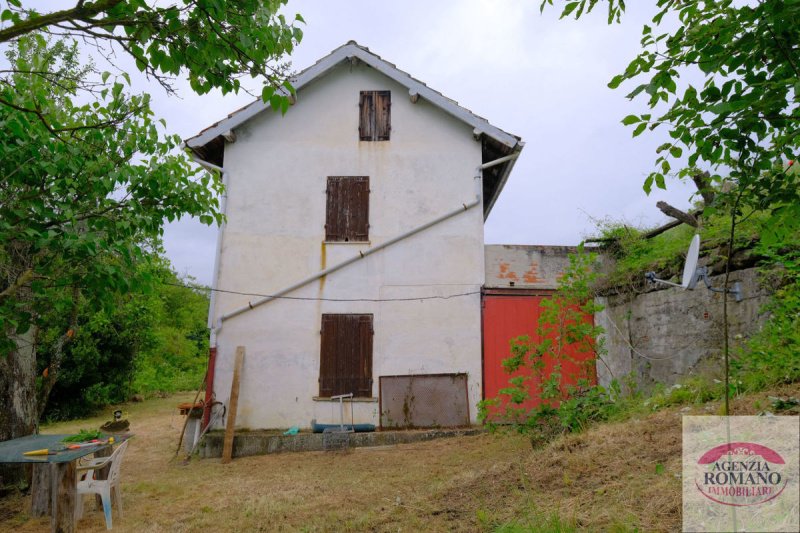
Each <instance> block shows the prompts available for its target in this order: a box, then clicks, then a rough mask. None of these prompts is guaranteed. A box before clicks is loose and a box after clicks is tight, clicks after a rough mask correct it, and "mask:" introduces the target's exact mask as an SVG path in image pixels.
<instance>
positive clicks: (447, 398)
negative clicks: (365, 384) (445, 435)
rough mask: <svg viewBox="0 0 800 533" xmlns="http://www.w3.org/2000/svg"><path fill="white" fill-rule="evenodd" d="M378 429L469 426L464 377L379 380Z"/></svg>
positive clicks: (422, 376) (460, 375)
mask: <svg viewBox="0 0 800 533" xmlns="http://www.w3.org/2000/svg"><path fill="white" fill-rule="evenodd" d="M380 413H381V428H431V427H460V426H468V425H469V395H468V390H467V374H463V373H459V374H416V375H407V376H381V377H380Z"/></svg>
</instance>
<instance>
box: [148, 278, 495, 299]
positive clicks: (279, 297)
mask: <svg viewBox="0 0 800 533" xmlns="http://www.w3.org/2000/svg"><path fill="white" fill-rule="evenodd" d="M162 283H163V284H164V285H171V286H173V287H183V288H185V289H193V290H198V291H208V292H221V293H225V294H235V295H238V296H255V297H258V298H272V299H275V300H299V301H308V302H413V301H417V300H449V299H451V298H460V297H464V296H472V295H475V294H480V293H481V291H479V290H477V291H468V292H459V293H455V294H444V295H438V294H437V295H430V296H416V297H405V298H324V297H321V296H320V297H314V296H278V295H273V294H260V293H256V292H241V291H230V290H225V289H214V288H211V287H203V286H199V285H186V284H183V283H170V282H167V281H164V282H162Z"/></svg>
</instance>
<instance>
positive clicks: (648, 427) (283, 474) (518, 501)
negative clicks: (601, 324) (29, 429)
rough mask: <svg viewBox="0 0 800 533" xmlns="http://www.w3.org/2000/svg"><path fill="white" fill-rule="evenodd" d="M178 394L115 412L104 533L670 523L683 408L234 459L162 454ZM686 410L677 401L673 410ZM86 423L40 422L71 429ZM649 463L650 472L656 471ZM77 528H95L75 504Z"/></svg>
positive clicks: (10, 509) (745, 403)
mask: <svg viewBox="0 0 800 533" xmlns="http://www.w3.org/2000/svg"><path fill="white" fill-rule="evenodd" d="M799 392H800V385H798V384H796V385H792V386H787V387H783V388H781V389H778V390H774V391H771V392H770V393H762V394H759V395H755V396H750V397H745V398H739V399H737V400H736V402H735V403H734V406H735V411H734V412H735V413H736V414H754V413H756V412H758V411H760V410H762V409H764V408H765V407H768V406H769V400H768V399H767V396H768V395H791V396H797V395H798V393H799ZM187 399H191V398H189V397H188V395H179V396H175V397H173V398H167V399H159V400H152V401H148V402H145V403H144V404H132V405H129V406H125V409H127V410H128V411H129V414H128V416H129V417H130V420H131V429H132V431H134V432H135V433H136V438H135V439H134V440H133V441H132V442H131V445H130V447H129V451H128V455H127V456H126V459H125V463H124V464H123V468H122V484H123V499H124V504H125V516H124V518H122V519H119V518H118V517H117V515H116V513H115V515H114V520H115V522H114V530H115V531H122V532H126V531H130V532H137V533H138V532H148V531H153V532H161V531H165V532H183V531H398V530H402V531H476V530H491V529H495V528H497V527H502V526H503V525H508V524H511V526H509V527H506V528H505V529H506V530H520V529H521V530H526V531H561V530H566V531H569V530H573V529H577V530H594V531H600V530H604V531H609V530H617V531H625V530H632V529H634V528H638V529H639V530H640V531H672V530H678V529H680V519H681V517H680V504H681V496H680V487H681V484H680V452H681V415H682V414H702V413H705V414H712V413H715V412H716V409H718V404H712V405H707V406H702V405H693V406H691V407H690V409H689V410H688V412H687V411H682V410H681V408H679V407H676V408H672V409H669V410H664V411H661V412H658V413H655V414H652V415H649V416H647V417H641V418H640V419H638V420H630V421H627V422H619V423H614V424H604V425H598V426H595V427H593V428H591V429H589V430H588V431H586V432H585V433H582V434H578V435H568V436H564V437H561V438H559V439H557V440H556V441H553V442H552V443H550V444H549V445H547V446H546V447H544V448H541V449H538V450H535V451H534V450H531V447H530V445H529V443H528V441H527V439H525V438H522V437H518V436H506V435H479V436H473V437H458V438H449V439H441V440H436V441H430V442H424V443H417V444H406V445H399V446H386V447H380V448H359V449H355V450H352V451H350V452H348V453H325V452H305V453H285V454H280V455H266V456H259V457H244V458H240V459H235V460H234V461H233V462H232V463H230V464H228V465H222V464H220V463H219V460H215V459H208V460H193V461H192V462H191V463H190V464H189V465H188V466H182V465H181V459H182V458H178V459H177V460H173V454H174V449H175V445H176V444H177V442H176V441H177V436H178V432H179V431H180V428H181V426H182V419H181V417H179V416H178V415H177V409H176V408H175V406H176V405H177V403H179V402H180V401H186V400H187ZM683 409H684V410H685V409H686V408H683ZM106 418H107V417H97V418H94V419H91V420H83V421H78V422H74V423H69V424H57V425H52V426H49V427H47V428H45V431H46V432H48V433H69V432H74V431H77V430H79V429H80V428H90V427H97V426H99V425H100V424H101V423H102V422H103V421H104V420H105V419H106ZM659 465H661V466H659ZM29 505H30V500H29V498H28V497H22V496H13V497H8V498H4V499H2V500H0V530H3V531H5V530H14V531H17V532H19V533H28V532H34V531H47V530H48V527H49V526H48V521H47V520H46V519H31V518H30V517H29V516H28V514H27V513H28V509H29ZM86 508H87V511H88V512H87V513H86V515H85V518H84V519H83V520H81V522H80V523H79V528H80V530H81V531H90V532H102V531H105V524H104V521H103V517H102V513H100V512H93V511H91V505H87V506H86Z"/></svg>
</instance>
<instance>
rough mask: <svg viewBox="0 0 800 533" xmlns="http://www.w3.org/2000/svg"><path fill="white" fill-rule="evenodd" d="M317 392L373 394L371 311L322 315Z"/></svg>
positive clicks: (323, 394) (365, 395)
mask: <svg viewBox="0 0 800 533" xmlns="http://www.w3.org/2000/svg"><path fill="white" fill-rule="evenodd" d="M321 334H322V335H321V336H322V339H321V342H320V365H319V368H320V375H319V395H320V396H322V397H330V396H335V395H337V394H348V393H351V392H352V393H353V395H354V396H357V397H367V398H369V397H372V335H373V330H372V315H349V314H348V315H344V314H343V315H332V314H325V315H322V331H321Z"/></svg>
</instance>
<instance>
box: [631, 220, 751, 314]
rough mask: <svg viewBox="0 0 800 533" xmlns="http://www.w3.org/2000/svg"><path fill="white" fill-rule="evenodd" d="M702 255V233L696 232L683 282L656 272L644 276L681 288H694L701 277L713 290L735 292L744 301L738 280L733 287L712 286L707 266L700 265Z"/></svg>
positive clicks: (707, 286) (684, 267) (736, 296)
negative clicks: (668, 278) (670, 279)
mask: <svg viewBox="0 0 800 533" xmlns="http://www.w3.org/2000/svg"><path fill="white" fill-rule="evenodd" d="M699 257H700V235H699V234H695V236H694V237H692V242H691V243H689V250H688V251H687V252H686V262H685V263H684V265H683V278H682V280H681V284H680V285H678V284H677V283H672V282H671V281H666V280H663V279H658V278H657V277H656V273H655V272H647V273H646V274H645V275H644V277H645V279H646V280H647V281H649V282H650V283H661V284H662V285H670V286H671V287H679V288H681V289H686V290H692V289H694V288H695V286H697V282H698V281H700V280H701V279H702V280H703V283H705V286H706V288H707V289H708V290H710V291H712V292H722V293H726V292H727V293H729V294H733V295H734V297H735V298H736V301H737V302H741V301H742V287H741V284H740V283H739V282H738V281H737V282H736V283H734V284H733V288H731V289H727V290H726V289H724V288H723V289H717V288H714V287H712V286H711V279H710V278H709V277H708V274H709V272H708V268H707V267H698V266H697V260H698V258H699Z"/></svg>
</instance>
